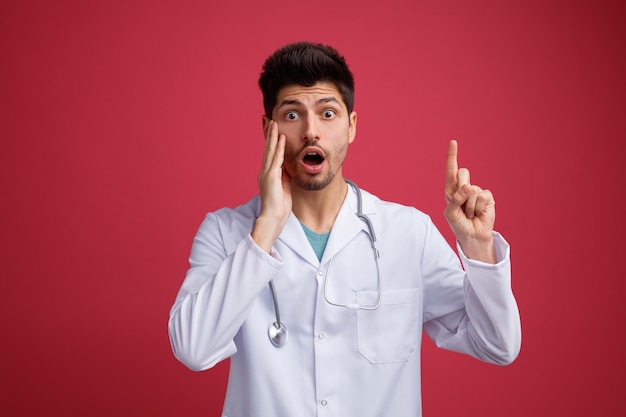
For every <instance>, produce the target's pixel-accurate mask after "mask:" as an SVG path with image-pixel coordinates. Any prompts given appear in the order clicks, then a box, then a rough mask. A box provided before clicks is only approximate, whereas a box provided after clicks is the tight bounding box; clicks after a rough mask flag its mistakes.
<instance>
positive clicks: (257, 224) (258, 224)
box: [250, 215, 283, 253]
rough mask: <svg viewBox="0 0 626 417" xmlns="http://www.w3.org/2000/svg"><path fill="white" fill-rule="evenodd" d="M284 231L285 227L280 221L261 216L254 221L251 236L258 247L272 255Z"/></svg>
mask: <svg viewBox="0 0 626 417" xmlns="http://www.w3.org/2000/svg"><path fill="white" fill-rule="evenodd" d="M282 229H283V225H282V224H280V223H279V222H278V221H276V220H275V219H269V218H267V217H264V216H263V215H261V216H259V217H258V218H257V219H256V220H255V221H254V226H253V227H252V231H251V232H250V236H251V237H252V240H253V241H254V243H256V245H257V246H258V247H260V248H261V249H263V250H264V251H265V252H267V253H270V252H271V250H272V246H274V242H275V241H276V239H278V236H279V235H280V232H281V231H282Z"/></svg>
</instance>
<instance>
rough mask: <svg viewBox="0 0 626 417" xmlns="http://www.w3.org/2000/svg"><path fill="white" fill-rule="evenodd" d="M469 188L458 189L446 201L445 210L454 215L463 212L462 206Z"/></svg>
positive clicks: (467, 195)
mask: <svg viewBox="0 0 626 417" xmlns="http://www.w3.org/2000/svg"><path fill="white" fill-rule="evenodd" d="M469 191H470V189H469V186H467V185H465V186H463V187H459V189H458V190H456V191H455V192H454V193H453V194H452V195H451V196H450V200H449V201H448V206H447V208H446V210H447V211H449V212H451V213H456V212H457V211H459V210H463V205H464V204H465V203H466V201H467V199H468V197H469Z"/></svg>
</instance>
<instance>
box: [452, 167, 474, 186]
mask: <svg viewBox="0 0 626 417" xmlns="http://www.w3.org/2000/svg"><path fill="white" fill-rule="evenodd" d="M463 185H471V183H470V172H469V169H467V168H461V169H459V170H458V172H457V174H456V186H457V188H461V187H462V186H463Z"/></svg>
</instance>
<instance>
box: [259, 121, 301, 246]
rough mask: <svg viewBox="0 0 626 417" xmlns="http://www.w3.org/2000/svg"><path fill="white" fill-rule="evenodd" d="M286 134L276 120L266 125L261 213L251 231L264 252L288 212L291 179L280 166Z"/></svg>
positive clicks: (261, 180)
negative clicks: (279, 127)
mask: <svg viewBox="0 0 626 417" xmlns="http://www.w3.org/2000/svg"><path fill="white" fill-rule="evenodd" d="M285 142H286V138H285V135H279V134H278V123H276V122H274V121H273V120H270V121H268V122H267V123H266V126H265V153H264V155H263V165H262V167H261V171H260V172H259V177H258V181H259V192H260V196H261V214H260V215H259V217H258V219H257V220H256V222H255V225H254V228H253V230H252V238H253V240H254V241H255V242H256V243H257V245H259V247H261V248H262V249H265V250H266V251H267V252H269V251H270V250H271V247H272V245H273V244H274V241H275V240H276V239H277V238H278V236H279V235H280V232H281V231H282V229H283V227H284V226H285V223H286V222H287V219H288V218H289V215H290V213H291V185H290V184H291V178H290V177H289V174H287V172H286V170H284V169H283V162H284V160H285Z"/></svg>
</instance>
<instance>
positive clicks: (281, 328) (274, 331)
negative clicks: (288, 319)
mask: <svg viewBox="0 0 626 417" xmlns="http://www.w3.org/2000/svg"><path fill="white" fill-rule="evenodd" d="M268 333H269V336H270V341H271V342H272V344H273V345H274V346H276V347H283V346H285V343H287V338H288V337H289V334H288V333H287V327H285V325H284V324H283V323H280V324H279V323H276V322H274V323H272V324H270V327H269V329H268Z"/></svg>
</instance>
